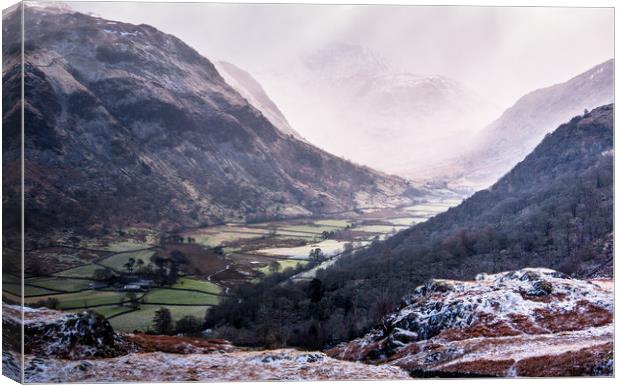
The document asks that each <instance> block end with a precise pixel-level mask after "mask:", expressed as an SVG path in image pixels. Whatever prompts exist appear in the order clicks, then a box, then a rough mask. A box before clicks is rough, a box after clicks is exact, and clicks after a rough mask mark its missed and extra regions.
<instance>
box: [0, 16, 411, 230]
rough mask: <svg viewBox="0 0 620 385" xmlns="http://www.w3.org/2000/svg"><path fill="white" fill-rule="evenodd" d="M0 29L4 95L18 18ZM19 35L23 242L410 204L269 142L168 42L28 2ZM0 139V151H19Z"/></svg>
mask: <svg viewBox="0 0 620 385" xmlns="http://www.w3.org/2000/svg"><path fill="white" fill-rule="evenodd" d="M3 21H4V22H3V32H4V36H5V37H6V40H5V44H3V51H4V55H3V57H4V62H3V80H4V82H3V84H4V87H5V90H9V91H11V90H14V91H16V92H17V91H18V90H19V87H18V85H19V82H20V80H21V79H20V67H19V60H17V59H16V58H17V57H18V56H17V55H18V53H19V44H11V43H12V42H11V40H10V36H18V33H19V14H18V12H11V13H9V14H7V15H5V16H4V20H3ZM25 29H26V31H27V33H26V41H25V58H24V62H25V79H24V84H25V99H26V104H25V134H26V138H25V148H26V153H25V158H26V169H25V201H26V207H25V210H26V218H27V222H26V226H27V228H28V231H29V234H32V235H35V234H38V233H40V232H49V231H61V230H71V231H78V232H80V231H81V232H86V231H88V232H90V233H93V234H97V233H99V232H101V231H104V232H105V231H109V230H114V229H117V228H123V227H127V226H140V225H144V224H147V225H148V226H150V227H153V228H159V229H171V228H176V227H179V226H199V225H205V224H211V223H214V222H220V221H235V220H237V221H239V220H252V219H259V218H273V217H290V216H300V215H311V214H315V215H320V214H322V213H327V212H334V211H343V210H351V209H354V208H356V207H364V206H378V207H382V206H391V205H398V204H403V203H407V202H410V200H411V199H410V198H411V196H412V195H413V193H414V191H412V189H410V188H409V186H408V185H407V184H406V183H405V182H404V181H403V180H401V179H399V178H396V177H391V176H387V175H384V174H381V173H378V172H375V171H373V170H370V169H368V168H364V167H360V166H357V165H354V164H352V163H349V162H346V161H344V160H342V159H340V158H337V157H334V156H332V155H330V154H328V153H326V152H324V151H321V150H319V149H317V148H315V147H313V146H312V145H310V144H308V143H306V142H303V141H300V140H297V139H295V138H293V137H291V136H289V135H286V134H283V133H282V132H281V131H280V130H278V129H277V128H276V127H274V125H273V124H272V123H271V122H270V121H269V120H268V119H266V118H265V116H264V115H263V114H262V113H261V112H260V111H259V110H257V109H256V108H254V107H253V106H252V105H251V104H249V103H248V101H247V100H246V99H244V98H243V97H242V96H241V95H240V94H239V93H238V92H236V91H235V90H234V89H233V88H232V87H231V86H230V85H229V84H227V83H226V82H225V80H224V79H223V78H222V77H221V76H220V74H219V73H218V72H217V70H216V68H215V67H214V65H213V64H212V63H211V62H210V61H209V60H208V59H206V58H205V57H203V56H201V55H199V54H198V53H197V52H196V51H194V50H193V49H192V48H191V47H189V46H187V45H186V44H184V43H183V42H182V41H180V40H179V39H177V38H175V37H174V36H171V35H167V34H165V33H163V32H160V31H158V30H156V29H155V28H153V27H151V26H148V25H132V24H126V23H120V22H115V21H110V20H104V19H101V18H97V17H91V16H87V15H84V14H80V13H73V12H71V11H70V10H66V9H60V8H50V7H29V6H27V7H26V8H25ZM5 95H6V98H5V102H7V103H9V105H7V106H5V107H6V108H4V112H5V114H4V116H3V121H4V122H11V121H12V120H14V119H18V118H19V109H18V108H13V106H12V105H10V103H11V101H12V103H16V102H17V101H18V99H19V98H14V99H10V98H9V97H10V96H13V97H15V96H17V95H14V94H11V93H10V92H8V93H5ZM14 134H15V135H13V136H12V138H11V140H10V141H9V142H7V143H5V149H6V150H7V151H5V153H7V154H9V153H10V152H11V149H15V148H17V146H18V145H19V141H18V138H19V136H18V135H17V134H18V133H17V132H15V133H14ZM7 160H9V161H10V159H7ZM5 167H6V170H11V163H10V162H5Z"/></svg>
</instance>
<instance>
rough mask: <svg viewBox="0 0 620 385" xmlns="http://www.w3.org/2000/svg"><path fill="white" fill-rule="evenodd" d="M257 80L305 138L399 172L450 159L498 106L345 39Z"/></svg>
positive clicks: (455, 84)
mask: <svg viewBox="0 0 620 385" xmlns="http://www.w3.org/2000/svg"><path fill="white" fill-rule="evenodd" d="M261 79H262V80H263V85H264V86H265V88H266V89H267V90H268V91H269V94H270V95H271V96H272V98H273V99H274V100H275V101H276V102H277V104H278V106H279V107H280V108H281V109H282V111H284V112H285V113H286V116H287V118H288V119H289V121H290V122H292V123H293V125H294V126H295V128H296V129H297V130H298V131H299V132H301V133H302V134H303V135H304V136H305V137H306V138H308V140H310V141H311V142H312V143H315V144H316V145H318V146H320V147H321V148H324V149H325V150H327V151H330V152H332V153H334V154H337V155H341V156H344V157H346V158H348V159H352V160H354V161H356V162H358V163H362V164H365V165H368V166H370V167H374V168H378V169H380V170H383V171H386V172H390V173H395V174H397V175H406V176H407V177H415V175H416V174H417V172H419V171H421V170H425V169H426V168H428V167H432V166H433V165H434V163H435V162H437V161H438V160H441V159H448V158H450V157H451V156H452V155H453V154H454V151H455V150H456V149H461V148H462V147H463V145H464V142H465V141H467V140H468V139H469V138H471V136H472V133H473V132H474V131H475V130H476V129H479V128H480V127H482V126H483V125H484V124H487V123H488V122H489V121H490V120H491V119H492V118H493V117H494V116H496V114H497V113H498V112H499V111H498V109H497V108H496V107H495V106H493V105H492V103H490V102H489V101H488V100H486V99H485V98H483V97H482V96H480V95H478V94H477V93H476V92H475V91H473V90H472V89H470V88H468V87H467V86H465V85H464V84H461V83H460V82H458V81H456V80H454V79H451V78H448V77H445V76H441V75H434V74H419V73H415V72H413V71H408V70H403V69H399V68H394V67H393V66H392V65H391V64H390V63H389V62H387V61H386V60H384V59H383V58H382V57H381V56H380V55H379V54H377V53H375V52H374V51H371V50H369V49H367V48H364V47H362V46H358V45H352V44H330V45H327V46H324V47H321V48H320V49H318V50H316V51H313V52H310V53H308V54H307V55H305V56H302V57H300V58H299V59H298V62H296V63H295V65H286V67H285V68H282V69H281V70H279V71H274V72H273V73H266V74H261ZM352 140H354V143H355V145H354V146H352V145H351V143H352Z"/></svg>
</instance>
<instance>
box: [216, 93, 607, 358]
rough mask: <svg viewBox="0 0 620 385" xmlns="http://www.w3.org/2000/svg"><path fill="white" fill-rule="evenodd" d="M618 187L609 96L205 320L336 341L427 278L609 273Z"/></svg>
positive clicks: (308, 341) (297, 340) (250, 334)
mask: <svg viewBox="0 0 620 385" xmlns="http://www.w3.org/2000/svg"><path fill="white" fill-rule="evenodd" d="M613 196H614V193H613V106H612V105H608V106H603V107H599V108H597V109H595V110H593V111H592V112H590V113H588V114H586V115H584V116H578V117H575V118H574V119H572V120H571V121H570V122H568V123H566V124H563V125H562V126H560V127H559V128H558V129H557V130H556V131H555V132H553V133H552V134H550V135H548V136H547V137H546V138H545V139H544V140H543V141H542V142H541V143H540V144H539V145H538V146H537V147H536V149H535V150H534V151H533V152H532V153H531V154H530V155H528V156H527V157H526V158H525V160H524V161H523V162H521V163H519V164H518V165H517V166H516V167H514V169H513V170H512V171H511V172H510V173H508V174H507V175H506V176H505V177H503V178H502V179H500V180H499V181H498V182H497V183H496V184H494V185H493V186H492V187H491V188H489V189H487V190H482V191H479V192H478V193H476V194H474V195H473V196H472V197H470V198H468V199H466V200H465V201H464V202H463V203H461V204H460V205H459V206H457V207H454V208H451V209H449V210H448V211H446V212H444V213H442V214H439V215H437V216H435V217H433V218H431V219H429V220H428V221H426V222H424V223H421V224H418V225H415V226H413V227H411V228H409V229H407V230H403V231H401V232H399V233H397V234H395V235H394V236H392V237H390V238H388V239H387V240H385V241H382V242H375V243H374V244H372V245H371V246H370V247H369V248H367V249H364V250H360V251H358V252H356V253H353V255H351V256H344V257H342V258H341V259H339V260H338V261H337V262H336V263H335V264H334V265H332V266H331V267H330V268H329V269H327V270H325V271H323V272H320V271H319V272H318V273H317V276H316V277H317V279H315V280H312V281H311V282H309V283H306V284H297V285H282V286H279V287H275V288H270V287H264V286H256V287H250V288H247V289H245V290H244V291H240V292H239V296H240V297H241V298H242V299H243V302H242V303H241V304H238V303H237V302H234V303H233V301H227V302H226V303H224V304H222V305H221V306H220V307H219V308H218V309H214V310H213V311H212V312H211V313H210V315H209V317H208V320H209V322H210V325H213V326H220V327H221V332H222V333H224V334H225V335H227V336H235V335H236V336H237V338H239V340H244V341H247V342H253V343H258V342H262V343H270V341H269V340H268V339H265V338H264V337H261V335H265V330H270V331H272V332H273V333H274V334H273V335H275V336H278V338H281V339H282V340H285V341H288V342H289V343H291V344H297V345H302V346H315V344H318V345H319V346H329V345H331V344H333V343H336V342H340V341H346V340H350V339H352V338H354V337H356V336H359V335H360V334H361V333H366V332H367V330H368V328H369V327H370V326H371V325H374V324H376V322H377V321H378V320H379V319H380V318H381V317H382V316H384V315H386V314H388V313H389V312H390V311H392V310H393V309H394V308H395V307H396V306H397V304H398V303H399V301H400V298H401V296H404V295H406V294H409V293H411V292H413V291H414V290H415V288H416V286H418V285H420V284H422V283H423V282H425V281H426V280H428V279H431V278H446V279H473V278H474V277H475V276H476V275H477V274H478V273H480V272H488V273H494V272H498V271H505V270H516V269H520V268H523V267H539V266H540V267H549V268H553V269H556V270H560V271H562V272H564V273H567V274H572V275H575V276H581V277H595V276H601V275H607V276H608V275H609V274H610V272H611V269H610V268H609V266H610V264H611V263H612V261H613ZM254 304H261V305H260V308H259V305H254ZM265 304H268V305H265ZM231 325H232V326H231ZM258 330H260V331H261V333H263V334H259V333H257V332H258ZM267 335H269V333H267ZM231 338H233V337H231ZM276 341H278V339H276Z"/></svg>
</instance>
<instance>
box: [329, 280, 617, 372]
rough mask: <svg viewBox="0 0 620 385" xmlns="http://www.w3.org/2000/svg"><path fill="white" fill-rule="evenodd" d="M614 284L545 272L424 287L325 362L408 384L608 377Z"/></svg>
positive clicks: (332, 353) (341, 346) (611, 354)
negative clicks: (407, 375)
mask: <svg viewBox="0 0 620 385" xmlns="http://www.w3.org/2000/svg"><path fill="white" fill-rule="evenodd" d="M612 285H613V282H611V281H601V282H598V283H593V282H585V281H580V280H575V279H570V278H568V277H567V276H565V275H563V274H561V273H558V272H556V271H553V270H548V269H523V270H519V271H511V272H504V273H500V274H494V275H484V274H483V275H480V276H478V277H477V278H476V280H475V281H447V280H433V281H429V282H427V283H426V284H425V285H423V286H420V287H418V288H417V289H416V290H415V292H414V293H413V294H412V295H410V296H408V297H407V298H406V299H405V301H404V303H403V304H402V306H401V308H399V310H398V311H396V312H394V313H392V314H390V315H388V316H386V317H385V318H384V319H383V320H382V321H381V322H380V323H379V324H378V325H377V326H376V328H374V329H373V330H372V331H371V332H370V333H368V334H367V335H366V336H364V337H362V338H359V339H356V340H354V341H352V342H350V343H346V344H342V345H340V346H337V347H336V348H333V349H331V350H330V351H329V352H328V353H329V354H330V355H332V356H333V357H337V358H340V359H349V360H353V361H366V362H372V363H386V362H389V363H390V364H392V365H397V366H400V367H402V368H404V369H407V370H409V371H410V372H411V373H412V374H414V375H416V376H443V377H456V376H459V377H463V376H502V377H504V376H519V377H543V376H554V377H556V376H580V375H581V376H584V375H585V376H596V375H603V376H610V375H613V307H614V305H613V290H612Z"/></svg>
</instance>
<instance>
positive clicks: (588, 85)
mask: <svg viewBox="0 0 620 385" xmlns="http://www.w3.org/2000/svg"><path fill="white" fill-rule="evenodd" d="M613 79H614V60H613V59H611V60H608V61H606V62H604V63H601V64H599V65H597V66H595V67H593V68H591V69H590V70H588V71H586V72H584V73H582V74H580V75H577V76H575V77H573V78H572V79H569V80H567V81H566V82H564V83H560V84H556V85H553V86H550V87H546V88H541V89H538V90H535V91H533V92H530V93H529V94H527V95H525V96H523V97H522V98H520V99H519V100H518V101H517V102H516V103H515V104H514V105H513V106H512V107H510V108H509V109H507V110H506V111H505V112H504V113H503V114H502V115H501V116H500V117H499V118H498V119H497V120H495V121H494V122H492V123H491V124H490V125H488V126H486V127H485V128H484V129H483V130H481V131H480V132H479V133H478V134H477V136H476V138H475V141H474V144H473V146H472V149H471V150H470V151H469V152H467V153H466V154H465V155H464V156H462V157H459V158H457V159H454V160H452V161H450V162H447V163H445V164H444V165H443V167H444V170H443V172H444V175H445V179H448V180H453V181H454V180H456V181H457V182H456V183H458V184H462V185H468V186H472V187H474V188H485V187H487V186H489V185H490V184H491V183H493V182H494V181H495V180H497V179H498V178H499V177H501V176H502V175H504V174H505V173H506V172H508V171H509V170H510V169H511V168H512V167H513V166H514V165H515V164H517V163H518V162H520V161H521V160H523V158H525V156H526V155H527V154H528V153H530V152H531V151H532V150H533V149H534V147H535V146H536V145H537V144H538V143H540V141H541V140H542V139H543V138H544V136H545V135H546V134H548V133H550V132H551V131H552V130H554V129H555V128H556V127H557V126H558V125H559V124H560V123H562V122H564V121H567V120H569V119H570V118H572V117H574V116H577V115H580V114H582V113H583V112H584V110H591V109H593V108H595V107H598V106H600V105H604V104H608V103H612V102H613V100H614V94H613V92H614V91H613V88H614V82H613ZM437 174H441V172H438V173H437Z"/></svg>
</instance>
